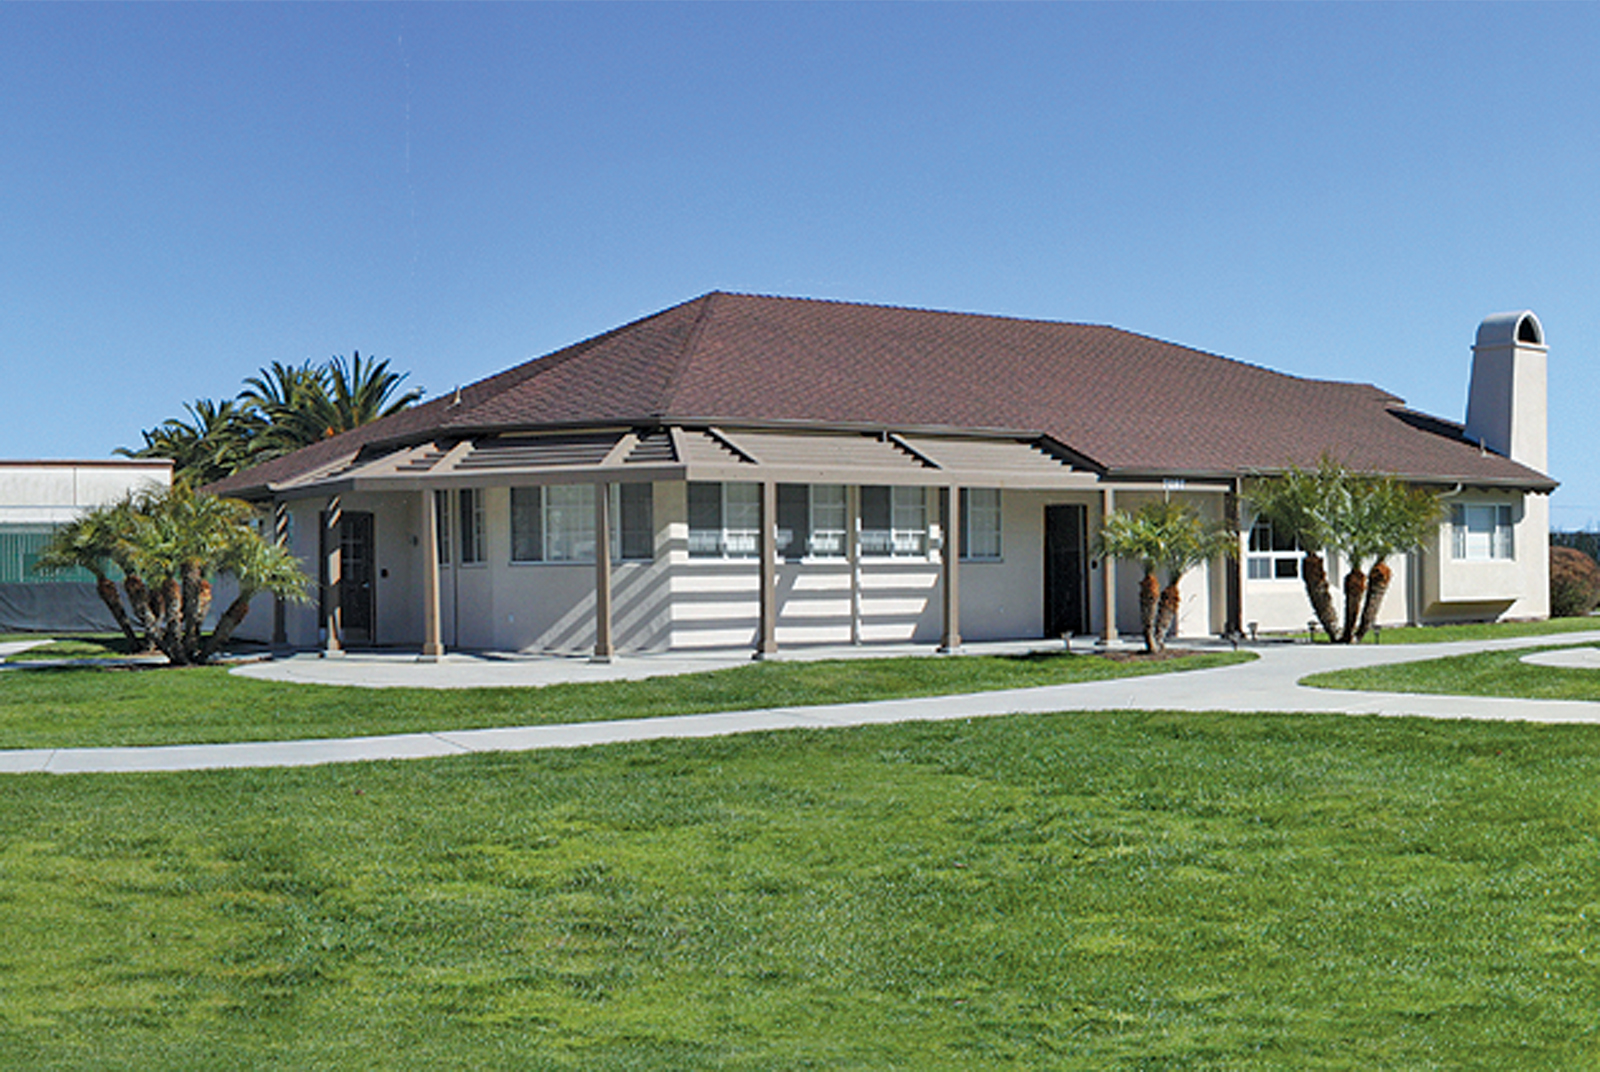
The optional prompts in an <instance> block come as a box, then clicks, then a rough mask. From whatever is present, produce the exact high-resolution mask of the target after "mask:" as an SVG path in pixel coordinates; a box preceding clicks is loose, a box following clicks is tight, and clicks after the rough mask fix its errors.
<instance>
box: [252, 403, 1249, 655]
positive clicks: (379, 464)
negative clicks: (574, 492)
mask: <svg viewBox="0 0 1600 1072" xmlns="http://www.w3.org/2000/svg"><path fill="white" fill-rule="evenodd" d="M663 481H708V482H725V483H726V482H748V483H755V484H758V485H759V486H760V488H761V495H760V503H761V514H760V538H759V546H758V550H757V561H758V564H759V591H760V618H759V627H758V630H757V636H756V643H755V655H756V657H757V658H761V657H763V656H768V655H772V654H774V653H776V652H777V650H778V647H777V617H778V614H777V586H776V570H777V562H778V551H777V536H776V530H777V487H778V485H779V484H839V485H844V486H845V487H846V488H847V500H846V501H847V519H846V548H845V555H846V558H847V559H848V560H849V562H850V563H851V564H852V566H854V565H856V564H858V563H859V560H860V559H859V556H860V546H859V539H858V529H859V518H860V496H859V489H860V488H861V487H863V486H867V485H900V486H920V487H931V488H937V489H938V492H939V499H938V502H939V518H940V526H941V530H942V533H943V546H942V554H941V559H942V566H941V575H942V588H943V598H942V607H941V610H942V627H941V635H940V645H939V646H940V650H941V651H954V650H956V649H958V648H959V647H960V646H961V625H960V622H961V592H960V578H959V573H960V571H959V562H960V533H961V518H960V516H959V511H960V508H961V507H960V501H961V499H960V494H959V493H960V491H961V489H963V488H974V487H982V488H1011V489H1027V490H1034V491H1040V490H1044V491H1049V490H1063V491H1067V490H1070V491H1079V492H1083V491H1093V492H1096V493H1098V494H1099V495H1100V497H1101V500H1102V501H1101V506H1102V510H1104V511H1110V510H1111V509H1112V508H1113V506H1114V501H1115V498H1114V497H1115V494H1116V491H1117V490H1118V487H1119V486H1118V485H1112V484H1107V483H1106V482H1104V480H1103V478H1102V476H1101V474H1100V473H1099V472H1097V471H1096V468H1095V467H1093V466H1092V464H1091V463H1088V462H1087V461H1086V460H1085V459H1083V458H1081V457H1080V456H1078V455H1076V454H1074V453H1073V452H1072V451H1070V450H1068V449H1067V448H1065V447H1063V446H1061V445H1060V444H1058V443H1056V442H1054V441H1053V440H1051V439H1050V438H1049V437H1047V436H1041V435H1038V434H1037V433H1031V434H1030V433H1017V432H1005V431H995V432H991V433H979V434H971V433H968V434H962V435H951V434H948V433H944V434H941V433H939V432H935V431H930V430H917V429H908V430H905V431H885V430H870V431H863V430H854V431H852V430H837V431H819V430H811V429H800V428H783V427H753V428H730V427H721V426H717V425H710V424H707V425H699V426H692V425H680V424H674V425H669V426H662V427H653V428H602V429H593V428H591V429H582V430H568V431H558V432H550V431H542V432H530V433H525V434H519V433H515V432H495V433H487V434H484V435H480V436H472V435H463V436H461V437H459V438H449V439H445V438H438V439H430V440H428V441H426V442H421V443H411V444H402V445H387V446H384V445H369V446H367V447H364V448H362V449H360V450H355V451H351V452H349V453H347V454H345V455H343V456H340V457H338V458H336V459H334V460H332V461H330V462H328V463H326V464H324V465H322V466H320V467H318V468H316V469H314V470H311V471H309V472H306V473H303V474H301V475H299V476H297V477H295V478H294V479H291V480H287V481H284V482H282V483H275V484H269V485H268V486H267V488H266V490H267V492H268V493H269V494H270V496H271V500H272V502H273V504H274V507H275V511H276V515H277V530H278V532H279V535H280V538H281V537H282V536H283V534H284V533H285V531H286V521H285V517H284V515H285V513H286V504H287V503H288V502H289V501H290V500H296V499H307V498H320V499H324V500H325V502H326V507H325V509H324V512H323V516H324V526H325V530H324V532H323V534H322V535H323V538H322V548H323V550H322V553H323V556H324V562H325V568H326V577H327V587H326V590H325V594H326V598H325V600H324V608H325V610H324V615H325V626H326V633H327V640H326V649H325V654H328V655H337V654H341V653H342V652H343V641H342V630H341V617H340V606H339V583H340V578H341V561H340V560H341V548H340V540H339V538H338V533H339V524H340V520H341V501H342V499H343V498H344V497H345V496H348V495H351V494H357V493H385V492H388V493H393V492H411V493H417V492H421V493H423V495H424V509H423V510H422V532H421V542H422V544H423V554H422V561H423V570H424V576H423V585H422V589H423V615H422V618H423V634H424V637H423V643H422V651H421V658H422V659H424V660H436V659H438V658H440V657H441V656H443V655H444V653H445V647H444V644H443V641H442V632H441V625H440V612H439V606H440V573H439V557H438V548H439V541H440V533H439V530H438V519H437V514H436V511H435V510H434V509H431V508H429V507H431V506H432V496H434V495H437V494H438V493H440V492H448V491H450V490H452V489H460V488H485V487H489V486H499V485H505V484H514V485H518V486H537V485H544V484H590V485H593V486H594V488H595V490H596V494H595V496H594V511H595V515H594V531H595V541H596V548H595V564H594V568H595V575H594V587H595V644H594V652H593V658H594V659H595V660H597V661H608V660H610V659H611V658H612V657H613V655H614V654H615V651H614V647H613V642H612V629H611V624H612V623H611V569H612V562H611V557H612V556H611V547H610V542H611V522H610V517H609V511H610V489H611V485H613V484H626V483H654V482H663ZM1121 486H1122V487H1123V488H1125V489H1140V490H1149V488H1150V485H1149V484H1147V483H1129V484H1126V485H1121ZM1227 487H1228V486H1227V485H1226V484H1225V483H1222V482H1219V483H1218V486H1217V487H1216V488H1215V489H1213V490H1216V491H1218V492H1224V491H1226V490H1227ZM1195 490H1201V489H1195ZM1102 583H1103V584H1104V586H1105V592H1106V607H1107V613H1106V616H1105V617H1106V622H1105V626H1104V629H1103V632H1104V634H1105V635H1108V636H1109V635H1113V634H1114V633H1115V618H1114V599H1113V598H1112V591H1113V585H1114V567H1113V565H1112V563H1110V562H1107V563H1106V568H1105V569H1104V570H1103V571H1102ZM282 622H283V616H282V612H281V606H280V608H279V613H278V616H277V620H276V622H275V629H274V631H275V634H276V637H277V638H278V639H280V640H281V637H282V629H283V626H282Z"/></svg>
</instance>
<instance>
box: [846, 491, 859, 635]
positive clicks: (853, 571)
mask: <svg viewBox="0 0 1600 1072" xmlns="http://www.w3.org/2000/svg"><path fill="white" fill-rule="evenodd" d="M844 502H845V507H844V512H845V517H844V541H845V542H844V554H845V560H846V561H847V562H849V564H850V643H852V644H860V643H861V488H860V486H859V485H856V484H851V485H850V486H849V487H847V488H846V489H845V492H844Z"/></svg>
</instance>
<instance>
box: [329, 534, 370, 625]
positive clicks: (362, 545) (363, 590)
mask: <svg viewBox="0 0 1600 1072" xmlns="http://www.w3.org/2000/svg"><path fill="white" fill-rule="evenodd" d="M373 573H374V569H373V533H372V515H371V514H369V513H364V512H358V511H353V510H346V511H344V513H343V515H342V516H341V517H340V518H339V617H340V621H341V625H342V628H341V630H340V631H341V632H342V633H343V637H342V642H343V643H345V644H372V643H374V642H375V641H376V637H375V635H374V632H373V617H374V614H373V602H372V596H373V588H372V577H373ZM327 584H328V559H327V556H326V555H324V556H323V559H322V586H323V590H324V591H326V590H327ZM327 617H328V613H327V608H326V607H324V608H323V611H322V619H323V620H324V621H326V620H327Z"/></svg>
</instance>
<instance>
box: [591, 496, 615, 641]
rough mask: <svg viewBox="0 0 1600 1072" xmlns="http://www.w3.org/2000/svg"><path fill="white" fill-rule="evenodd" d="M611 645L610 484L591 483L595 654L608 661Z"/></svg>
mask: <svg viewBox="0 0 1600 1072" xmlns="http://www.w3.org/2000/svg"><path fill="white" fill-rule="evenodd" d="M613 654H614V652H613V650H612V645H611V485H610V484H605V483H600V484H596V485H595V486H594V655H593V656H592V657H591V658H590V660H589V661H590V662H596V663H609V662H610V661H611V657H612V655H613Z"/></svg>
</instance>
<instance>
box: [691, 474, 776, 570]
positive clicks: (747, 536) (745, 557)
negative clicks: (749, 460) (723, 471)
mask: <svg viewBox="0 0 1600 1072" xmlns="http://www.w3.org/2000/svg"><path fill="white" fill-rule="evenodd" d="M706 483H711V484H712V485H713V486H714V487H716V489H717V516H718V526H717V528H715V529H697V528H695V527H694V519H693V517H690V518H688V519H687V520H688V521H689V540H688V551H689V557H690V558H693V559H695V560H696V561H699V562H716V561H719V560H727V561H731V562H749V561H752V560H754V559H758V558H760V555H761V485H760V484H756V483H751V482H747V481H716V482H712V481H707V482H706ZM729 488H738V489H740V491H739V494H738V497H739V498H740V499H745V498H747V497H748V496H749V492H748V491H746V490H744V489H753V490H754V493H755V504H754V505H755V519H756V522H755V525H754V527H748V528H747V527H744V526H740V527H738V528H730V527H729V525H728V513H729V511H728V506H729V502H728V498H729V496H728V489H729ZM734 505H736V506H738V507H740V508H742V509H743V510H744V511H748V510H749V508H750V505H751V504H750V503H748V502H739V503H736V504H734ZM697 532H698V533H701V534H702V536H701V540H702V542H703V543H705V544H709V542H710V540H711V538H712V537H711V536H710V535H709V534H711V533H715V540H716V548H715V550H712V549H710V548H709V546H706V547H702V548H701V549H698V550H697V549H696V541H695V533H697Z"/></svg>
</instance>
